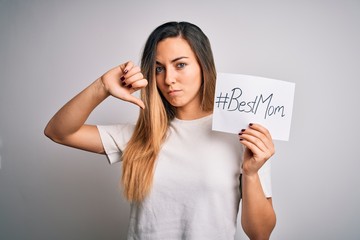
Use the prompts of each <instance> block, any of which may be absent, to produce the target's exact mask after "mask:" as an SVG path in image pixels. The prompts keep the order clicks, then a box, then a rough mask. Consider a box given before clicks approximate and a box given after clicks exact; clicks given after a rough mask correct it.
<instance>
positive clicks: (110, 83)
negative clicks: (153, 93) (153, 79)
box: [100, 61, 148, 109]
mask: <svg viewBox="0 0 360 240" xmlns="http://www.w3.org/2000/svg"><path fill="white" fill-rule="evenodd" d="M100 79H101V82H102V83H103V85H104V87H105V89H106V91H107V92H108V93H109V94H111V95H112V96H114V97H116V98H119V99H121V100H124V101H127V102H131V103H134V104H136V105H138V106H139V107H141V108H142V109H144V108H145V105H144V103H143V101H142V100H141V99H139V98H137V97H135V96H133V95H132V93H134V92H135V91H137V90H140V89H141V88H144V87H146V86H147V84H148V81H147V80H146V79H145V78H144V75H143V74H142V73H141V69H140V67H139V66H136V65H134V63H133V62H131V61H129V62H126V63H124V64H121V65H119V66H117V67H114V68H113V69H110V70H109V71H107V72H106V73H105V74H104V75H102V76H101V78H100Z"/></svg>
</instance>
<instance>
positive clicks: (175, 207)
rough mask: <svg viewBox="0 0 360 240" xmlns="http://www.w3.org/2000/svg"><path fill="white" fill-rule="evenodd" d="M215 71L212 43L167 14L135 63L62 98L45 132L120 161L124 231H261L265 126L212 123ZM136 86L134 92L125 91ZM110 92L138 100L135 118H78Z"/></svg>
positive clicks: (226, 234) (181, 235)
mask: <svg viewBox="0 0 360 240" xmlns="http://www.w3.org/2000/svg"><path fill="white" fill-rule="evenodd" d="M215 80H216V70H215V65H214V60H213V55H212V51H211V47H210V43H209V40H208V38H207V37H206V36H205V34H204V33H203V32H202V31H201V29H200V28H199V27H197V26H195V25H193V24H191V23H187V22H168V23H165V24H163V25H161V26H159V27H157V28H156V29H155V30H154V31H153V32H152V33H151V34H150V36H149V38H148V40H147V42H146V44H145V48H144V52H143V55H142V59H141V67H138V66H136V65H134V64H133V63H132V62H131V61H129V62H126V63H123V64H121V65H119V66H117V67H115V68H113V69H111V70H109V71H108V72H106V73H105V74H104V75H103V76H101V77H100V78H99V79H97V80H96V81H95V82H93V83H92V84H91V85H90V86H89V87H87V88H86V89H85V90H83V91H82V92H81V93H79V94H78V95H77V96H75V97H74V98H73V99H72V100H70V101H69V102H68V103H66V104H65V105H64V106H63V107H62V108H61V109H60V110H59V111H58V112H57V113H56V114H55V115H54V117H53V118H52V119H51V120H50V122H49V123H48V125H47V126H46V128H45V135H46V136H48V137H49V138H51V139H52V140H53V141H55V142H58V143H60V144H64V145H68V146H71V147H75V148H79V149H83V150H87V151H91V152H96V153H103V154H106V156H107V157H108V159H109V161H110V163H113V162H119V161H121V162H122V185H123V189H124V195H125V197H126V198H127V199H128V200H129V201H130V202H131V217H130V225H129V232H128V239H196V240H199V239H207V240H209V239H216V240H219V239H234V235H235V229H236V224H237V222H236V220H237V215H238V210H239V203H240V199H242V205H241V206H242V209H241V224H242V227H243V229H244V231H245V233H246V234H247V235H248V236H249V238H250V239H268V238H269V237H270V234H271V232H272V230H273V228H274V226H275V222H276V218H275V213H274V210H273V206H272V200H271V184H270V166H269V162H267V160H268V159H269V158H270V157H271V156H272V155H273V154H274V145H273V142H272V138H271V135H270V134H269V132H268V130H267V129H265V128H264V127H262V126H261V125H259V124H252V123H250V124H249V127H248V128H247V129H243V130H242V131H241V132H240V133H239V136H238V137H237V136H234V135H232V134H226V133H221V132H215V131H212V130H211V122H212V109H213V104H214V91H215ZM137 90H141V99H138V98H136V97H134V96H133V95H132V93H133V92H135V91H137ZM110 95H112V96H114V97H116V98H119V99H121V100H124V101H128V102H132V103H134V104H136V105H138V106H139V107H140V108H141V110H140V114H139V118H138V121H137V123H136V125H135V126H134V125H127V124H119V125H112V126H94V125H87V124H85V121H86V119H87V118H88V116H89V115H90V113H91V112H92V111H93V110H94V109H95V108H96V106H97V105H98V104H100V103H101V102H102V101H103V100H105V99H106V98H107V97H109V96H110Z"/></svg>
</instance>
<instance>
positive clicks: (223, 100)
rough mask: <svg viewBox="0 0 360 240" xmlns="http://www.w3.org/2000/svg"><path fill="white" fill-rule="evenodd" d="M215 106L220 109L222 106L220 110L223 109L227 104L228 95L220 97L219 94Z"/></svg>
mask: <svg viewBox="0 0 360 240" xmlns="http://www.w3.org/2000/svg"><path fill="white" fill-rule="evenodd" d="M216 99H217V100H216V102H215V103H216V104H217V107H218V108H221V107H220V105H221V104H222V109H224V108H225V105H226V104H227V103H228V99H229V97H228V94H227V93H226V95H225V96H223V95H222V92H220V96H218V97H216Z"/></svg>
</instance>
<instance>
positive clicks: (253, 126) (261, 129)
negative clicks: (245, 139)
mask: <svg viewBox="0 0 360 240" xmlns="http://www.w3.org/2000/svg"><path fill="white" fill-rule="evenodd" d="M249 127H250V128H251V129H254V130H257V131H259V132H261V133H263V134H264V135H266V137H267V138H269V139H272V137H271V134H270V132H269V130H268V129H267V128H265V127H264V126H262V125H260V124H257V123H250V124H249Z"/></svg>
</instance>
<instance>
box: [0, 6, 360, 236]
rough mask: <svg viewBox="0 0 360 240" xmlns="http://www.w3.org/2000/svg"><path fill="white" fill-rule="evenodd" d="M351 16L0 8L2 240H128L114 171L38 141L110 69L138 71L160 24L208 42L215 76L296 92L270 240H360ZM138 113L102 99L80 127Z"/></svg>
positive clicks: (277, 170) (276, 9)
mask: <svg viewBox="0 0 360 240" xmlns="http://www.w3.org/2000/svg"><path fill="white" fill-rule="evenodd" d="M359 13H360V2H359V1H357V0H354V1H351V0H338V1H334V0H329V1H325V0H324V1H319V0H312V1H308V0H305V1H304V0H301V1H300V0H294V1H281V0H273V1H266V0H259V1H239V0H238V1H235V0H234V1H196V2H195V1H189V0H183V1H158V0H153V1H139V0H133V1H85V0H84V1H45V0H43V1H41V0H39V1H35V0H32V1H25V0H24V1H18V0H14V1H10V0H8V1H6V0H0V81H1V82H0V160H1V169H0V239H37V240H38V239H94V240H95V239H125V235H126V229H127V225H128V214H129V206H128V204H127V203H126V202H125V201H124V200H123V198H122V196H121V191H120V190H119V189H118V180H119V178H120V167H121V164H116V165H112V166H110V165H108V163H107V160H106V158H105V157H104V156H100V155H96V154H91V153H87V152H83V151H79V150H76V149H70V148H66V147H63V146H60V145H57V144H55V143H53V142H51V141H50V140H48V139H46V138H45V136H44V135H43V129H44V127H45V125H46V123H47V122H48V120H49V119H50V117H51V116H52V115H53V114H54V113H55V111H56V110H57V109H59V108H60V107H61V106H62V105H63V104H64V103H65V102H66V101H68V100H69V99H70V98H71V97H72V96H74V95H75V94H76V93H78V92H79V91H80V90H82V89H83V88H85V87H86V86H87V85H89V84H90V83H91V82H92V81H94V80H95V79H96V78H97V77H99V76H100V75H101V74H102V73H104V72H105V71H106V70H108V69H109V68H111V67H113V66H116V65H118V64H120V63H122V62H124V61H127V60H133V61H135V62H139V57H140V54H141V50H142V47H143V44H144V42H145V39H146V37H147V36H148V34H149V33H150V32H151V31H152V30H153V29H154V28H155V27H156V26H158V25H160V24H161V23H163V22H166V21H169V20H177V21H178V20H186V21H190V22H193V23H195V24H197V25H198V26H200V27H201V28H202V29H203V30H204V32H205V33H206V34H207V35H208V37H209V38H210V40H211V43H212V47H213V52H214V55H215V59H216V64H217V70H218V72H229V73H241V74H248V75H255V76H263V77H268V78H274V79H284V80H287V81H290V82H295V83H296V92H295V102H294V112H293V122H292V129H291V135H290V142H281V141H277V142H276V147H277V152H276V156H275V157H274V158H273V165H272V170H273V201H274V207H275V210H276V213H277V219H278V221H277V226H276V229H275V230H274V232H273V234H272V238H271V239H279V240H282V239H285V240H304V239H307V240H310V239H316V240H318V239H327V240H331V239H347V240H350V239H354V240H355V239H359V237H360V229H359V222H360V207H359V202H360V192H359V191H360V190H359V189H360V174H359V173H358V168H359V167H360V157H359V146H358V144H359V133H360V127H359V122H360V116H359V106H358V103H359V100H360V97H359V93H358V91H359V87H360V85H359V81H360V44H359V43H360V28H359V25H360V14H359ZM137 112H138V111H137V108H136V107H134V106H133V105H131V104H127V103H122V102H119V101H117V100H115V99H108V100H106V102H104V103H103V104H102V105H101V106H100V107H99V108H98V109H97V110H96V111H95V112H94V113H93V115H92V116H91V117H90V119H89V122H91V123H95V124H97V123H102V124H106V123H115V122H127V121H135V119H136V115H137ZM237 239H246V238H245V237H243V233H241V231H239V233H238V234H237Z"/></svg>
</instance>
